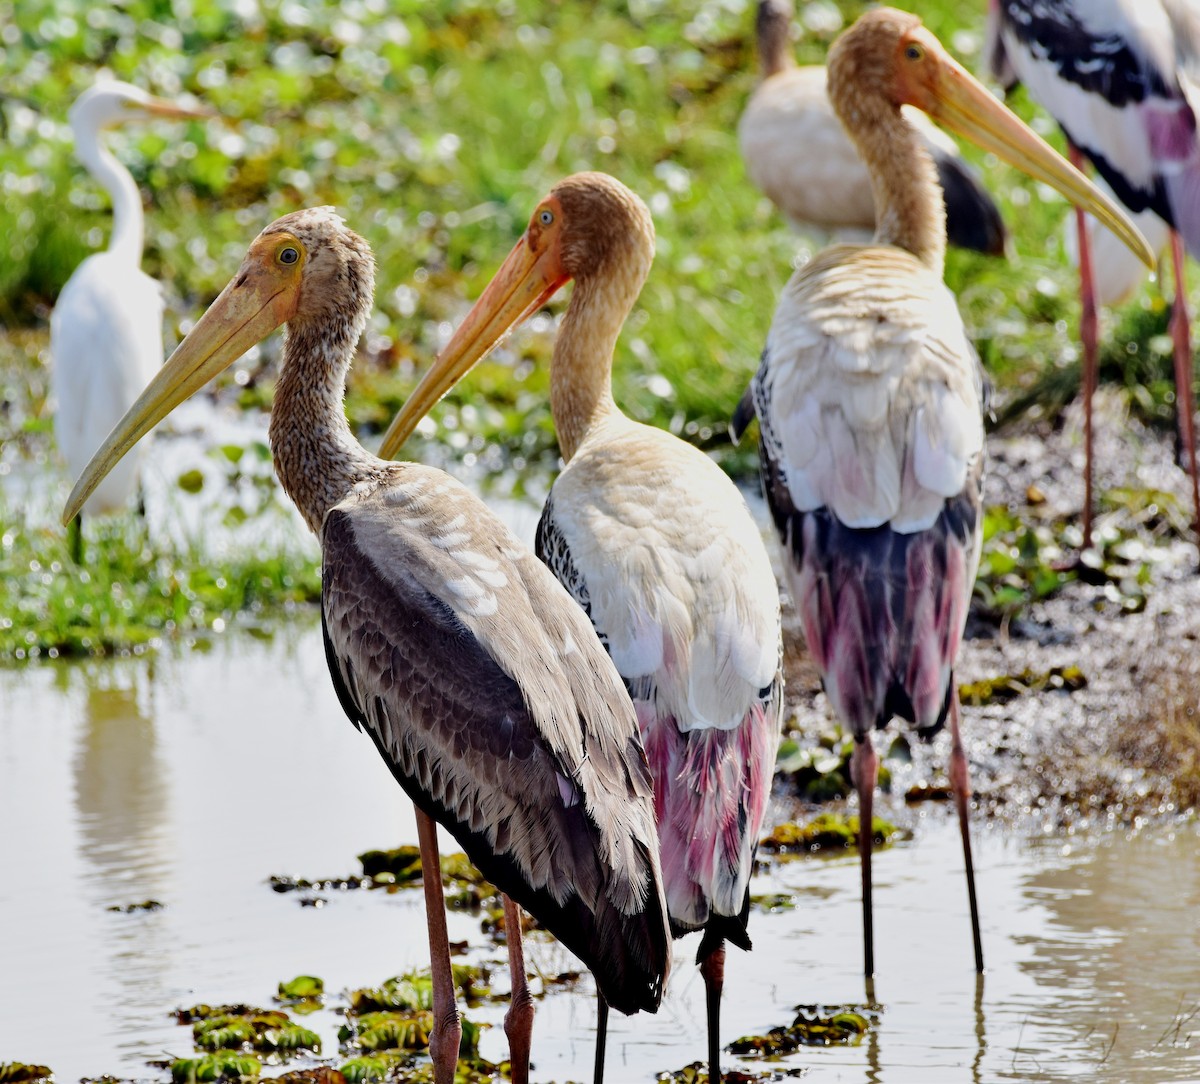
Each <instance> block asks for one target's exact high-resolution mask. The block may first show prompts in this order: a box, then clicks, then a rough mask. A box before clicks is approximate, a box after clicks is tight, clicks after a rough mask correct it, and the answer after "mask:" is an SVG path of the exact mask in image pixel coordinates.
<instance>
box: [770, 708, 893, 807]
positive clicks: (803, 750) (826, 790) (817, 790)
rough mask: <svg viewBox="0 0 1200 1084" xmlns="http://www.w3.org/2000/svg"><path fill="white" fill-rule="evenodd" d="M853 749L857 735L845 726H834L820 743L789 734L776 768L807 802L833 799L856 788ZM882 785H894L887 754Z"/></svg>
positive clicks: (881, 772) (881, 769) (881, 767)
mask: <svg viewBox="0 0 1200 1084" xmlns="http://www.w3.org/2000/svg"><path fill="white" fill-rule="evenodd" d="M853 753H854V736H853V735H852V734H848V733H846V731H845V730H843V729H842V727H841V726H833V727H830V728H829V729H828V730H825V731H823V732H822V733H821V734H820V736H819V737H818V738H817V744H816V745H808V744H804V745H802V744H801V743H800V742H799V741H797V740H796V739H795V738H785V739H784V740H783V741H782V742H780V744H779V752H778V754H777V755H776V758H775V772H776V774H777V775H778V776H781V777H782V781H783V782H784V783H785V785H786V786H787V787H788V788H789V789H790V790H791V792H792V793H793V794H795V795H796V796H797V797H800V798H803V799H804V800H805V801H807V802H832V801H836V800H837V799H839V798H845V797H847V796H848V795H849V794H850V793H851V791H852V790H853V789H854V788H853V786H852V785H851V783H850V757H851V756H852V755H853ZM890 755H891V754H890V753H889V756H890ZM878 786H879V789H880V790H882V791H884V792H887V791H889V790H890V789H891V786H892V773H891V770H890V769H889V768H888V766H887V758H886V757H885V758H884V760H883V762H882V763H881V764H880V765H879V782H878Z"/></svg>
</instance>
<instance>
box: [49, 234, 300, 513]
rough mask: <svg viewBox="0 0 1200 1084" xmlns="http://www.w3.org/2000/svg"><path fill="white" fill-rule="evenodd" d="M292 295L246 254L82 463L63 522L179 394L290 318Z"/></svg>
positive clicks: (198, 384)
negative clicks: (214, 299) (232, 274)
mask: <svg viewBox="0 0 1200 1084" xmlns="http://www.w3.org/2000/svg"><path fill="white" fill-rule="evenodd" d="M296 297H297V294H296V291H295V290H293V289H287V288H286V287H284V286H283V285H282V284H281V283H280V282H279V280H278V279H277V278H272V277H271V276H270V275H269V274H266V273H265V272H264V271H263V269H262V268H261V267H260V266H259V265H258V263H257V261H255V260H254V259H253V257H248V258H247V259H246V261H245V262H244V263H243V264H242V267H241V270H240V271H239V272H238V274H237V276H236V277H235V278H234V279H233V280H232V281H231V282H230V283H229V285H228V286H226V287H225V289H224V290H222V291H221V294H220V296H219V297H218V298H217V299H216V301H214V302H213V303H212V305H210V306H209V309H208V311H207V312H206V313H205V314H204V315H203V316H202V317H200V320H199V322H198V323H197V324H196V326H195V327H194V328H192V330H191V331H190V332H189V333H188V335H187V337H186V338H185V339H184V340H183V342H181V343H180V344H179V346H178V347H176V349H175V352H174V353H173V354H172V355H171V356H170V357H169V358H167V360H166V362H164V363H163V367H162V368H161V369H160V370H159V371H158V372H157V373H156V374H155V376H154V379H153V380H151V381H150V383H149V384H148V385H146V390H145V391H143V392H142V394H141V395H140V396H139V397H138V400H137V402H135V403H134V404H133V406H131V407H130V408H129V410H128V411H126V413H125V417H123V418H122V419H121V420H120V421H119V422H117V424H116V426H115V427H114V428H113V431H112V432H111V433H109V435H108V437H107V438H106V439H105V441H104V443H103V444H102V445H101V446H100V449H99V450H98V451H97V452H96V454H95V455H94V456H92V458H91V461H90V462H89V463H88V465H87V466H86V467H84V469H83V473H82V474H81V475H80V476H79V480H78V481H77V482H76V483H75V488H74V489H72V490H71V495H70V496H69V497H68V498H67V503H66V507H65V508H64V509H63V514H62V521H63V524H64V525H65V524H67V523H70V522H71V520H72V519H74V518H75V516H76V514H77V513H78V512H79V510H80V509H81V508H82V507H83V504H84V502H85V501H86V500H87V499H88V497H89V496H91V493H92V491H93V490H94V489H95V488H96V486H98V485H99V484H100V483H101V481H103V480H104V476H105V475H106V474H108V472H109V471H110V470H112V469H113V467H114V466H116V464H117V462H118V461H119V460H120V459H121V457H122V456H123V455H125V453H126V452H128V451H129V449H130V448H132V447H133V446H134V445H135V444H136V443H137V442H138V441H139V440H141V438H142V437H144V436H145V435H146V434H147V433H148V432H150V430H151V429H153V428H154V427H155V426H156V425H157V424H158V423H159V422H160V421H162V420H163V418H165V417H166V416H167V415H168V414H170V413H171V411H172V410H174V409H175V408H176V407H177V406H178V405H179V404H180V403H182V402H183V401H184V399H186V398H187V397H188V396H189V395H191V394H192V393H193V392H194V391H198V390H199V389H200V388H202V387H203V386H204V385H205V384H207V383H208V382H209V380H211V379H212V378H213V377H214V376H216V375H217V374H218V373H220V372H222V371H223V370H224V369H226V368H228V367H229V366H230V365H232V364H233V363H234V362H235V361H237V359H238V358H240V357H241V356H242V355H243V354H244V353H245V352H246V351H247V350H249V349H250V347H252V346H254V345H255V344H256V343H259V342H261V341H262V340H263V339H265V338H266V337H267V336H268V335H270V334H271V332H272V331H274V330H275V329H276V328H277V327H279V325H280V324H282V323H284V322H286V321H287V320H289V319H290V318H291V316H292V315H293V313H294V312H295V307H296Z"/></svg>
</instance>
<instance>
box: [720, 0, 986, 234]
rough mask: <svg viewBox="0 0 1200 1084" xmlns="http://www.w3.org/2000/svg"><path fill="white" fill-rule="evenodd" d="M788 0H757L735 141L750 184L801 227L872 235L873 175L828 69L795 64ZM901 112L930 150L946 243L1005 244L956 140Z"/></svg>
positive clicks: (910, 113)
mask: <svg viewBox="0 0 1200 1084" xmlns="http://www.w3.org/2000/svg"><path fill="white" fill-rule="evenodd" d="M791 21H792V3H791V0H759V2H758V9H757V16H756V21H755V31H756V38H757V41H758V58H759V67H760V70H761V73H762V81H761V82H760V83H759V85H758V87H757V88H756V89H755V91H754V94H753V95H752V96H751V98H750V101H749V102H748V103H747V104H746V109H745V111H744V112H743V113H742V117H741V120H740V121H739V122H738V145H739V146H740V147H741V151H742V160H743V161H744V162H745V164H746V172H747V173H748V174H749V176H750V179H751V180H752V181H753V182H754V184H755V186H756V187H757V188H759V189H760V190H761V191H762V192H763V194H764V195H765V196H766V197H767V198H768V199H769V200H770V201H771V202H772V203H774V204H775V206H776V207H778V208H779V210H780V211H781V212H782V213H783V215H784V217H786V218H787V219H788V220H789V221H790V222H791V223H792V224H793V225H795V226H796V227H798V228H800V229H804V228H805V227H810V226H816V227H818V228H820V229H823V230H830V231H835V232H838V233H844V232H847V231H849V232H853V233H855V234H858V235H867V236H869V235H870V234H871V233H872V232H873V231H874V229H875V198H874V196H873V194H872V192H871V178H870V177H869V176H868V174H867V167H866V166H865V165H864V164H863V161H862V159H861V158H860V157H859V155H858V152H857V151H856V150H855V149H854V144H853V143H852V142H851V141H850V137H849V136H848V135H846V129H845V128H843V127H842V125H841V122H840V121H839V120H838V119H837V116H836V114H835V113H834V111H833V106H832V105H830V103H829V95H828V94H827V93H826V91H825V69H824V68H823V67H820V66H819V65H806V66H804V67H800V66H797V64H796V61H795V58H794V57H793V55H792V45H791V40H790V37H789V29H790V26H791ZM906 115H907V117H908V119H909V121H911V122H912V123H913V124H914V125H915V126H916V127H917V129H918V130H919V131H920V132H921V135H922V137H923V138H924V139H925V142H926V149H927V150H928V151H929V153H930V154H931V155H932V156H933V160H934V163H935V164H936V166H937V171H938V183H939V184H940V185H941V187H942V193H943V195H944V198H945V201H946V230H947V234H948V238H949V241H950V244H952V245H955V246H957V247H959V248H966V249H974V250H975V251H977V252H982V253H985V254H987V255H991V256H1000V255H1003V254H1004V248H1005V243H1006V242H1007V239H1008V234H1007V231H1006V230H1005V228H1004V220H1003V219H1002V218H1001V217H1000V210H999V208H998V207H997V206H996V204H995V201H994V200H993V199H992V197H991V196H990V195H989V194H988V191H987V189H985V188H984V187H983V185H982V184H980V182H979V179H978V178H977V177H976V176H975V174H974V172H973V171H972V170H971V168H970V167H969V166H968V165H967V164H966V163H965V162H964V161H963V159H962V155H961V154H960V153H959V151H958V147H957V146H956V145H955V143H954V141H953V140H952V139H950V138H948V137H947V136H945V135H943V134H942V132H941V131H939V130H938V129H937V128H935V127H934V126H933V125H932V124H930V123H929V122H928V121H927V120H926V119H925V118H924V117H923V116H922V115H921V114H920V113H918V112H916V111H915V110H909V111H908V112H907V114H906Z"/></svg>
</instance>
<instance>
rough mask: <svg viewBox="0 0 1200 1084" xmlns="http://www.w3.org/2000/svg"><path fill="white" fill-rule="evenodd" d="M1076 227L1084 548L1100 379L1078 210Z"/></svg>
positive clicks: (1088, 258)
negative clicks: (1094, 407) (1094, 401)
mask: <svg viewBox="0 0 1200 1084" xmlns="http://www.w3.org/2000/svg"><path fill="white" fill-rule="evenodd" d="M1068 151H1069V156H1070V159H1071V165H1073V166H1074V167H1075V168H1076V169H1079V170H1083V169H1084V167H1085V163H1084V160H1083V155H1082V154H1080V153H1079V150H1078V148H1077V147H1075V146H1074V144H1070V145H1068ZM1075 225H1076V228H1077V229H1078V231H1079V296H1080V302H1081V306H1082V307H1081V311H1080V315H1079V338H1080V341H1081V343H1082V344H1083V549H1085V550H1086V549H1090V548H1091V545H1092V462H1093V458H1092V457H1093V451H1094V449H1095V440H1094V438H1093V435H1092V398H1093V397H1094V396H1095V394H1096V385H1097V384H1098V383H1099V378H1100V359H1099V355H1098V353H1097V343H1098V341H1099V326H1098V324H1099V322H1098V320H1097V317H1096V291H1095V287H1094V285H1093V283H1094V279H1093V278H1092V246H1091V242H1090V241H1089V240H1088V232H1087V217H1086V215H1085V213H1084V212H1083V211H1082V210H1080V209H1079V208H1078V207H1076V208H1075Z"/></svg>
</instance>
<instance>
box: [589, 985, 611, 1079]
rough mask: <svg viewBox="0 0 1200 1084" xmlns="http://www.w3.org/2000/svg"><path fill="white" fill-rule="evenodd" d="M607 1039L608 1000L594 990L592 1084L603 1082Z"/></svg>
mask: <svg viewBox="0 0 1200 1084" xmlns="http://www.w3.org/2000/svg"><path fill="white" fill-rule="evenodd" d="M607 1041H608V1002H607V1001H605V1000H604V995H603V994H602V993H600V991H599V990H597V991H596V1067H595V1069H593V1071H592V1084H604V1048H605V1046H606V1045H607Z"/></svg>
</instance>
